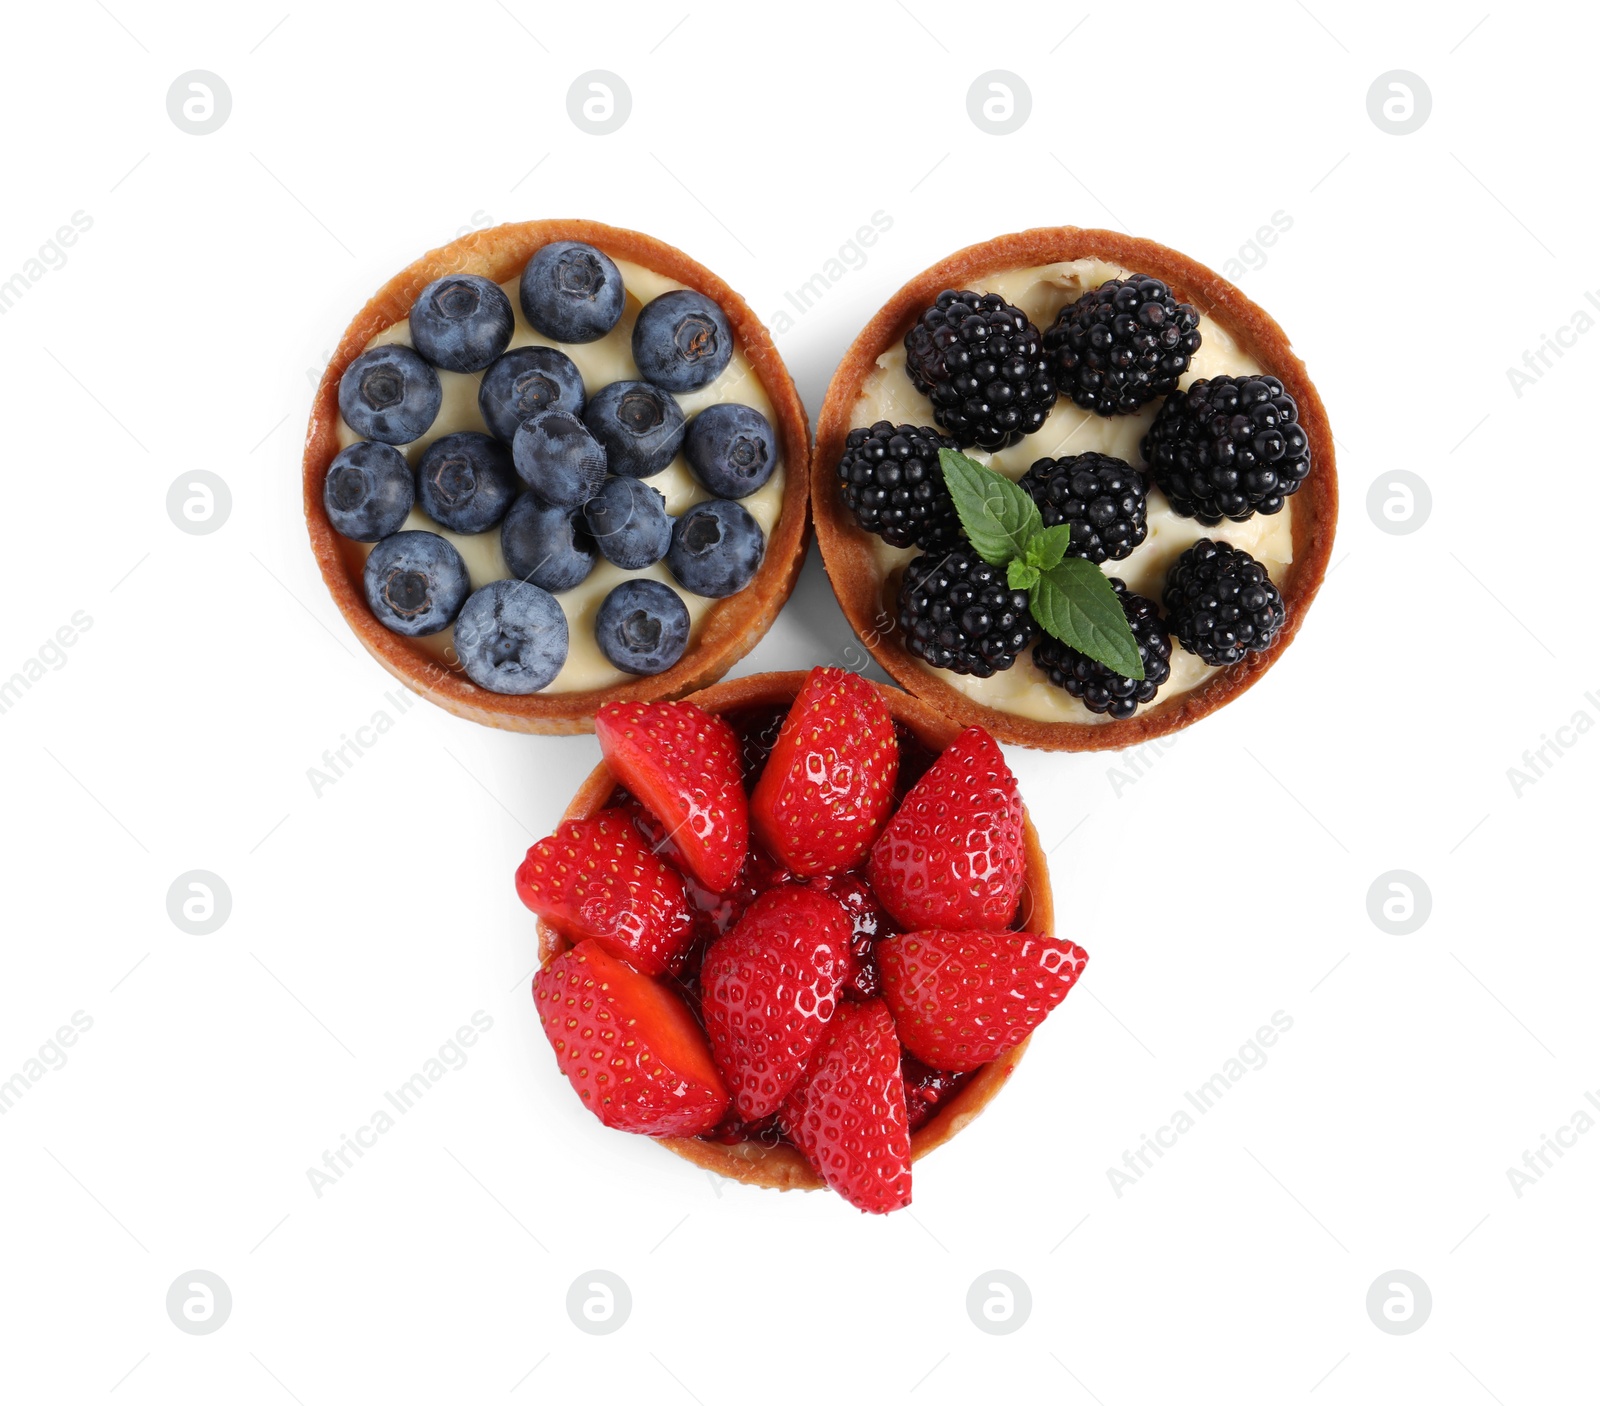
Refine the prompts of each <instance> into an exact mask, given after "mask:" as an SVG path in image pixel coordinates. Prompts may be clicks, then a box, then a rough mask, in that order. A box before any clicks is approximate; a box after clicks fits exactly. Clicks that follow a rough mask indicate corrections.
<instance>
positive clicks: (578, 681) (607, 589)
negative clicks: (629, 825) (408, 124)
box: [339, 259, 784, 693]
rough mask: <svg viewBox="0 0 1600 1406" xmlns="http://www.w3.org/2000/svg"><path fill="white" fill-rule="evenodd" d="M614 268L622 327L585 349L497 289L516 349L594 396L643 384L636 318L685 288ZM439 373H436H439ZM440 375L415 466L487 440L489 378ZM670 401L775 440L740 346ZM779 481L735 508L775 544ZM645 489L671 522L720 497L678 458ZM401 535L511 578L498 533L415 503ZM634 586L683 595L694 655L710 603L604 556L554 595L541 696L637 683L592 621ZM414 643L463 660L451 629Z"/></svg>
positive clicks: (398, 329) (412, 450)
mask: <svg viewBox="0 0 1600 1406" xmlns="http://www.w3.org/2000/svg"><path fill="white" fill-rule="evenodd" d="M615 262H616V265H617V270H618V272H620V273H621V275H622V282H623V285H624V287H625V288H626V289H627V292H628V298H627V305H626V306H625V307H624V309H623V313H622V319H621V321H619V322H618V323H617V325H616V326H615V327H613V328H612V329H611V331H610V332H608V333H607V334H606V335H605V336H604V337H601V338H600V339H599V340H598V341H594V342H586V343H584V344H583V345H581V346H570V345H567V344H565V343H561V342H553V341H551V340H550V339H549V338H548V337H545V336H543V335H541V334H540V333H538V332H536V331H534V329H533V328H532V327H530V326H529V325H528V322H527V319H526V318H524V317H523V315H522V303H521V300H520V299H519V298H518V296H517V284H518V280H517V279H515V278H513V279H511V280H509V281H508V282H506V283H502V284H501V285H500V286H501V287H502V288H503V289H505V293H506V296H507V297H508V298H510V299H511V306H512V309H513V310H514V312H515V313H516V330H515V331H514V332H513V333H512V334H511V343H510V345H511V346H512V347H526V346H534V345H538V346H546V347H555V348H556V349H557V350H558V351H561V352H563V353H565V354H566V355H567V356H568V357H570V358H571V359H572V362H573V364H574V365H575V366H576V367H577V368H578V372H579V374H580V375H581V376H582V377H583V385H584V390H585V391H586V392H587V393H588V394H589V395H591V396H592V395H594V394H595V393H596V392H597V391H599V390H600V388H601V387H602V386H606V385H609V384H610V383H611V382H612V381H637V380H639V379H640V376H639V368H638V367H637V366H635V365H634V362H633V324H634V320H635V319H636V318H637V317H638V315H639V310H640V308H642V307H643V306H644V305H645V304H646V303H648V302H650V301H651V299H653V298H657V297H659V296H660V295H661V294H663V293H667V292H670V291H671V290H672V289H674V288H682V287H683V286H684V285H683V284H681V283H677V282H674V281H673V280H672V279H670V278H665V277H663V276H662V275H661V274H659V273H655V272H653V271H652V270H650V269H647V268H643V267H641V266H640V265H639V264H632V263H628V262H627V261H626V260H623V259H618V260H616V261H615ZM390 342H401V343H404V344H405V345H406V346H410V345H411V331H410V326H409V324H408V323H407V322H406V321H405V320H404V319H402V320H401V321H399V322H397V323H395V324H394V326H392V327H389V328H386V329H385V330H384V331H382V332H380V333H378V335H377V336H375V337H374V338H373V339H372V340H371V341H370V342H368V343H367V347H368V348H371V347H376V346H382V345H384V344H385V343H390ZM435 369H436V371H437V368H435ZM437 375H438V377H439V385H440V387H441V389H442V390H443V392H444V398H443V400H442V401H441V403H440V405H439V414H438V416H437V417H436V418H435V420H434V422H433V424H432V425H431V426H429V428H428V432H427V434H425V435H423V436H422V438H421V439H419V440H416V441H414V442H413V443H411V444H406V445H401V446H400V451H401V453H403V454H404V455H405V456H406V459H407V460H408V461H409V462H410V464H411V466H412V467H413V468H415V467H416V465H417V461H418V460H419V459H420V458H421V457H422V453H423V451H424V450H426V449H427V447H428V446H429V445H430V444H432V443H433V441H434V440H436V439H438V438H440V437H441V436H442V435H447V434H455V433H456V432H457V431H459V430H477V431H479V432H480V433H487V432H488V429H487V426H485V425H484V423H483V416H482V415H480V414H479V413H478V386H479V383H480V382H481V381H482V379H483V378H482V376H481V374H463V373H460V372H456V371H437ZM674 398H675V399H676V400H677V402H678V404H679V405H680V406H681V407H682V409H683V414H684V418H685V419H693V418H694V416H695V415H696V414H697V413H698V412H699V411H701V410H704V409H705V408H706V406H708V405H715V404H717V403H719V402H721V401H729V400H731V401H738V402H739V403H740V404H743V405H748V406H750V407H752V408H753V409H756V410H759V411H760V412H761V413H762V414H763V415H765V416H766V417H767V419H768V421H770V422H771V424H772V427H773V431H774V433H775V434H776V433H777V432H778V429H779V426H778V421H777V417H776V416H775V415H774V414H773V411H772V403H771V402H770V401H769V400H768V399H767V394H766V391H765V389H764V388H763V387H762V385H761V381H760V379H759V378H758V377H757V376H756V375H755V374H754V373H753V372H752V371H751V368H750V363H749V361H748V360H747V359H746V357H745V355H744V352H743V351H742V350H741V349H740V348H738V347H735V348H734V352H733V359H732V360H731V361H730V362H729V363H728V365H727V366H726V368H724V370H723V372H722V374H721V375H720V376H718V377H717V379H716V380H715V381H713V382H712V383H711V384H710V385H709V386H706V387H704V388H702V389H701V390H698V391H694V392H692V393H689V394H687V395H678V396H675V397H674ZM360 438H361V436H360V435H358V434H356V432H355V431H354V430H352V429H351V428H350V426H349V425H347V424H345V422H344V420H343V419H341V420H340V421H339V445H340V447H341V448H343V447H344V446H345V445H349V444H354V443H355V442H356V441H357V440H359V439H360ZM783 479H784V466H783V463H782V461H781V459H780V461H779V464H778V467H777V469H776V470H774V472H773V475H772V477H771V478H769V479H768V480H767V481H766V483H764V484H763V485H762V486H761V487H760V488H759V489H758V490H757V491H756V492H754V493H752V494H751V495H750V496H749V497H748V498H741V499H740V500H739V502H740V504H741V505H742V506H743V507H744V508H745V509H746V510H747V511H748V512H749V514H750V516H751V517H753V518H754V519H755V520H756V522H757V523H758V524H759V525H760V527H761V530H762V532H763V533H764V534H765V535H766V536H767V538H768V539H769V541H770V539H771V537H772V529H773V528H774V527H775V526H776V525H777V521H778V514H779V511H780V509H781V508H782V506H783ZM643 481H644V482H645V483H647V484H649V485H650V487H652V488H654V489H655V490H656V491H657V492H658V493H660V494H661V496H662V497H663V498H665V499H666V500H667V512H668V513H670V514H671V515H672V516H674V517H677V516H678V515H679V514H680V513H682V512H684V511H685V510H686V509H688V508H690V507H692V506H693V505H694V504H696V503H699V502H703V501H704V500H705V499H707V498H710V497H712V496H714V495H712V494H711V493H709V492H708V491H707V490H706V489H705V488H704V487H702V485H701V483H700V480H699V479H697V478H696V477H695V476H694V472H693V470H691V469H690V467H689V465H688V463H687V462H686V461H685V460H684V457H683V455H682V454H679V455H678V457H677V458H676V459H674V460H673V461H672V463H670V464H669V465H667V467H666V468H664V469H663V470H662V471H661V472H660V473H658V474H656V475H655V476H654V477H653V478H647V479H645V480H643ZM404 528H406V529H417V530H420V531H424V532H437V533H438V534H439V536H441V537H443V538H444V539H445V540H446V541H447V542H449V543H450V544H451V545H452V546H453V547H454V548H455V549H456V550H457V551H458V552H460V553H461V558H462V560H463V561H464V562H466V565H467V574H468V575H469V576H470V577H471V579H472V588H473V590H477V589H478V588H479V587H480V586H485V585H487V584H488V583H489V582H491V581H498V580H500V579H502V578H503V577H506V576H509V575H510V574H511V573H510V571H509V570H508V569H507V567H506V563H505V558H504V557H503V556H502V555H501V552H500V528H499V526H498V525H497V526H495V527H493V528H491V529H490V530H489V531H488V532H480V533H477V534H475V535H473V536H462V535H460V534H459V533H455V532H448V531H446V530H445V529H444V528H443V527H441V526H440V525H439V524H438V523H436V522H435V521H434V520H433V519H432V518H431V517H429V516H428V515H427V514H426V513H425V512H423V511H422V508H421V506H420V505H418V506H417V507H414V508H413V509H412V510H411V516H410V517H408V518H407V519H406V521H405V523H404ZM352 545H353V546H356V547H358V548H360V550H361V555H362V560H363V561H364V560H365V559H366V554H367V553H368V552H370V551H371V550H372V547H371V545H370V544H367V543H361V542H357V543H353V544H352ZM630 578H648V579H650V580H653V581H660V582H661V583H662V584H663V585H666V586H669V587H671V589H672V590H673V591H675V592H676V593H677V595H678V596H679V598H680V599H681V600H682V601H683V603H684V605H685V606H687V607H688V610H689V648H690V649H693V648H694V645H695V642H696V641H697V640H698V638H699V635H700V627H701V623H702V622H703V621H704V619H705V616H706V612H707V611H708V610H710V608H711V606H712V605H713V604H715V602H714V601H711V600H709V599H707V598H706V597H705V596H697V595H694V594H692V593H691V592H688V591H684V590H682V589H681V588H680V587H679V586H678V583H677V581H676V580H675V579H674V578H673V576H672V573H671V572H670V571H668V570H667V564H666V562H665V560H662V561H659V562H657V563H656V564H655V565H654V566H650V567H646V568H645V569H644V570H642V571H624V570H623V569H622V568H621V567H618V566H613V565H612V564H611V563H610V562H608V561H607V560H606V559H605V558H604V557H600V558H598V559H597V561H596V562H595V567H594V570H593V571H591V572H590V573H589V575H588V576H587V578H585V579H584V580H583V581H581V582H580V583H579V584H578V585H576V586H574V587H573V588H572V589H571V590H570V591H563V592H561V593H560V594H559V595H558V596H556V600H557V602H558V603H559V604H560V606H561V609H562V612H563V613H564V614H565V615H566V617H567V662H566V663H565V664H564V665H563V666H562V668H561V672H560V673H559V674H557V675H556V676H555V678H554V679H552V680H551V681H550V682H549V683H548V684H547V685H546V686H545V687H544V688H543V689H542V690H541V692H543V693H579V692H585V691H587V690H590V689H598V688H611V687H613V686H615V685H616V684H619V683H623V682H625V681H627V680H629V679H632V678H634V677H635V675H632V674H626V673H624V672H623V671H622V670H620V669H618V668H617V667H616V666H615V665H614V664H612V662H611V661H610V660H609V659H607V658H606V657H605V655H604V654H602V653H601V652H600V646H599V644H598V643H597V642H596V640H595V636H594V618H595V616H596V614H597V613H598V612H599V610H600V606H601V603H602V602H603V601H604V600H605V598H606V596H608V595H609V594H610V593H611V591H612V589H613V588H614V587H616V586H618V585H620V584H621V583H622V582H623V581H626V580H629V579H630ZM413 643H415V644H417V645H418V646H420V647H421V648H422V649H424V650H426V651H427V652H428V653H429V654H431V655H433V656H434V657H436V658H438V659H440V660H442V661H443V662H444V663H446V664H447V665H454V664H456V662H457V660H456V653H455V631H454V628H453V627H452V628H450V629H445V630H440V631H439V633H438V634H434V635H425V636H423V637H422V638H421V639H418V640H415V641H413ZM685 652H686V653H687V651H685Z"/></svg>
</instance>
